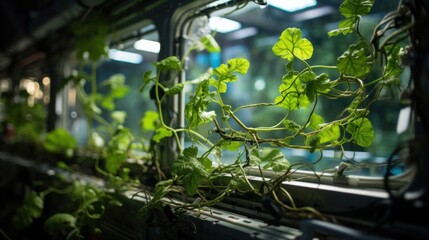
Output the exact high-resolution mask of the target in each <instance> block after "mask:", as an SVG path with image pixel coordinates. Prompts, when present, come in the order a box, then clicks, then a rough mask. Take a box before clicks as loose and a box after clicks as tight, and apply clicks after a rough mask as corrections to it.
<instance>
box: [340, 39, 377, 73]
mask: <svg viewBox="0 0 429 240" xmlns="http://www.w3.org/2000/svg"><path fill="white" fill-rule="evenodd" d="M366 47H367V46H366V43H364V42H359V43H358V44H352V45H350V46H349V49H348V50H347V51H345V52H344V53H343V55H341V56H340V57H338V64H337V66H338V70H339V71H340V72H341V73H342V74H345V75H349V76H356V77H363V76H365V75H366V74H368V72H369V71H370V70H371V65H370V64H369V63H368V61H367V56H366V55H365V53H366V52H367V49H366Z"/></svg>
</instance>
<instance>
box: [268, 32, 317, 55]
mask: <svg viewBox="0 0 429 240" xmlns="http://www.w3.org/2000/svg"><path fill="white" fill-rule="evenodd" d="M272 50H273V53H274V54H275V55H276V56H280V57H281V58H284V59H287V60H288V61H292V60H293V59H294V58H295V57H296V58H298V59H300V60H307V59H310V58H311V56H312V55H313V45H312V44H311V42H310V41H308V39H306V38H302V32H301V30H300V29H298V28H288V29H286V30H284V31H283V32H282V34H281V35H280V38H279V40H278V41H277V42H276V44H274V46H273V49H272Z"/></svg>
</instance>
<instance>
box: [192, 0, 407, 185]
mask: <svg viewBox="0 0 429 240" xmlns="http://www.w3.org/2000/svg"><path fill="white" fill-rule="evenodd" d="M272 2H273V1H272ZM228 4H229V5H228ZM214 6H217V7H214ZM396 6H397V2H395V1H391V2H389V3H381V2H376V3H375V5H374V7H373V9H372V11H371V13H370V14H369V15H367V16H365V17H363V18H362V20H361V21H360V29H359V30H360V32H361V33H362V35H363V37H365V38H366V39H370V38H371V35H372V33H373V32H372V31H373V29H374V27H375V26H376V25H377V24H378V23H379V22H380V20H381V18H382V17H383V16H384V15H385V14H386V13H387V12H388V11H390V10H392V9H395V7H396ZM338 8H339V3H332V2H330V1H323V0H319V1H317V2H316V1H312V2H311V3H310V4H309V5H308V6H303V7H302V9H297V10H285V9H281V8H279V6H274V5H272V4H271V2H270V1H268V6H266V7H261V6H259V5H257V4H255V3H253V2H248V3H247V4H246V3H241V4H238V5H233V4H232V3H231V2H228V1H217V2H214V3H212V4H211V5H208V6H207V7H203V9H202V10H201V11H200V13H201V14H200V15H199V16H193V18H192V20H191V21H190V22H189V26H186V28H187V29H190V30H189V31H187V32H186V31H185V32H186V33H185V35H184V39H185V46H187V47H188V49H189V46H192V47H195V45H194V44H195V42H198V40H199V38H201V37H204V36H206V35H211V36H213V37H214V39H215V40H216V42H217V43H218V44H219V45H220V49H221V50H220V51H206V50H204V51H201V50H197V51H195V50H194V51H192V52H191V53H190V54H189V57H188V58H187V63H186V77H185V80H193V79H196V78H198V77H199V76H201V74H203V73H204V72H205V71H207V69H214V68H216V67H219V66H220V65H221V64H222V63H226V62H227V61H228V60H229V59H232V58H245V59H247V60H249V62H250V67H249V69H248V72H247V73H246V74H244V75H243V76H239V77H238V79H239V80H237V81H235V82H230V83H228V91H227V92H226V93H224V94H222V100H223V102H224V103H225V104H227V105H230V106H231V107H232V109H236V110H237V107H239V106H244V105H246V106H250V105H252V104H255V103H273V102H274V101H275V99H276V97H277V96H279V85H280V84H281V82H282V78H283V75H284V74H285V68H287V67H291V66H287V65H286V63H287V61H286V60H285V59H281V58H279V57H277V56H275V55H274V54H273V52H272V48H273V45H274V44H275V43H276V42H277V41H278V39H279V37H280V35H281V33H282V31H283V30H285V29H286V28H290V27H297V28H299V29H300V30H301V32H302V37H303V38H306V39H308V40H309V41H310V42H311V43H312V45H313V49H314V52H313V55H312V57H311V59H309V60H308V61H307V63H308V64H309V65H326V66H336V64H337V58H338V57H339V56H341V55H342V54H343V53H344V52H345V51H346V50H347V48H348V46H349V45H350V44H352V43H353V37H352V36H338V37H329V36H328V34H327V33H328V32H329V31H331V30H333V29H335V28H337V26H338V23H339V22H340V21H341V20H342V19H343V16H341V14H340V13H339V12H338ZM185 52H186V51H185ZM293 64H294V67H295V68H296V69H302V68H303V67H305V66H303V65H302V63H299V62H298V61H295V62H294V63H293ZM300 64H301V65H300ZM376 65H377V64H376ZM378 65H379V63H378ZM297 71H298V70H297ZM380 71H381V69H380V68H379V67H378V66H376V67H374V69H373V70H372V72H371V73H370V75H369V76H368V77H367V79H369V80H368V81H370V80H371V79H374V78H375V76H376V75H377V73H380ZM323 72H325V73H327V74H329V76H330V78H331V79H336V78H338V77H339V73H338V71H335V70H329V69H327V70H320V69H317V67H316V68H315V73H316V74H322V73H323ZM237 75H239V74H237ZM408 75H409V74H408V73H407V72H406V71H404V72H403V73H402V74H401V75H400V79H401V80H400V81H401V82H402V85H403V86H406V84H408V77H409V76H408ZM187 87H189V88H188V95H186V88H185V101H186V102H189V100H190V99H191V98H192V95H191V94H194V91H191V87H190V86H187ZM348 87H350V86H346V85H344V86H343V88H340V89H341V90H342V91H347V88H348ZM400 90H401V89H400V88H398V87H385V88H383V90H381V91H379V92H377V91H378V90H377V89H376V88H375V87H371V86H369V87H368V88H367V91H368V93H367V96H368V97H372V96H374V95H378V100H377V101H375V102H374V103H372V104H371V107H370V108H369V109H368V110H369V112H370V114H369V115H368V119H369V120H370V122H371V124H372V127H373V131H374V138H373V140H372V144H369V145H368V146H364V147H362V146H359V145H357V144H352V143H351V142H349V143H346V144H344V145H343V149H341V148H326V149H324V150H323V157H321V154H322V153H321V152H318V151H315V152H314V153H312V152H311V151H307V150H302V149H299V147H298V148H296V149H294V148H282V152H283V153H284V155H285V156H286V159H287V160H288V161H290V162H291V163H292V164H294V163H308V164H311V167H302V166H301V167H299V169H300V170H310V171H313V170H315V171H318V172H330V173H338V172H340V173H341V174H347V175H349V174H351V175H359V176H370V177H380V176H383V175H384V174H385V170H386V168H385V167H386V161H387V158H388V157H389V156H390V154H391V153H392V151H393V149H394V148H395V147H396V146H397V145H398V144H399V143H400V142H401V141H403V140H406V139H407V138H409V136H410V129H411V128H406V129H405V130H404V131H403V132H401V133H398V132H397V125H398V122H399V120H398V116H399V112H400V108H401V107H400V106H401V104H400V99H399V93H400ZM190 93H191V94H190ZM352 100H353V98H352V97H348V98H347V97H343V98H342V99H341V100H338V99H330V96H329V94H326V95H323V94H321V95H319V97H318V102H317V106H316V107H314V103H311V104H307V105H308V106H307V107H305V106H304V104H302V106H298V107H297V109H298V108H299V111H295V110H294V111H292V110H287V109H285V108H281V107H279V106H270V107H246V108H243V109H241V110H237V111H236V116H237V117H238V118H239V119H240V120H241V121H242V122H243V123H244V124H245V125H246V126H252V127H269V126H283V124H285V122H286V121H287V122H288V123H289V124H295V123H298V124H299V125H304V124H308V123H309V120H310V119H309V116H310V114H311V113H312V112H314V113H317V115H318V116H322V117H323V118H324V119H325V121H326V122H328V121H333V120H335V119H339V118H341V117H342V116H344V115H346V114H345V112H344V111H346V110H347V106H349V105H350V103H351V101H352ZM207 109H208V110H207V111H211V110H213V111H216V112H217V116H218V122H219V124H221V128H225V129H226V130H228V128H233V129H240V126H238V124H237V122H236V121H233V120H231V119H229V120H228V121H221V119H220V118H221V114H219V113H220V112H221V109H219V106H218V105H216V104H210V105H209V106H208V107H207ZM184 111H186V109H185V110H184ZM286 115H287V117H286V118H285V116H286ZM226 122H228V123H226ZM399 123H400V122H399ZM188 124H189V122H188ZM283 127H285V126H283ZM215 128H216V126H215V125H214V124H213V123H210V124H202V125H201V126H199V127H198V132H199V133H200V134H202V135H204V136H207V137H208V138H209V139H212V140H216V139H217V140H218V139H219V134H218V133H216V132H215V131H214V130H213V129H215ZM237 131H239V130H237ZM336 131H337V130H336ZM339 132H341V134H347V130H346V129H341V130H339V131H338V134H339ZM260 135H261V136H262V137H265V138H277V139H281V138H285V137H288V136H292V135H293V131H290V130H289V131H270V132H267V133H260ZM337 138H340V136H337ZM188 139H189V138H188ZM290 141H291V145H299V146H301V145H306V144H307V145H308V142H307V143H306V141H309V140H308V139H304V138H303V137H302V136H301V137H297V138H291V140H290ZM187 144H188V145H192V144H193V143H192V142H187ZM266 146H269V145H268V144H267V145H266ZM239 151H243V147H241V149H240V150H239ZM236 153H237V152H236V150H233V151H228V150H225V151H223V156H222V158H221V161H222V162H224V163H230V162H233V161H235V160H236V157H237V154H236ZM241 158H244V155H242V156H241ZM312 163H315V164H312ZM405 170H406V168H405V167H404V166H403V164H402V165H401V164H399V165H397V166H396V168H395V169H394V171H393V172H394V173H395V174H400V173H403V172H404V171H405Z"/></svg>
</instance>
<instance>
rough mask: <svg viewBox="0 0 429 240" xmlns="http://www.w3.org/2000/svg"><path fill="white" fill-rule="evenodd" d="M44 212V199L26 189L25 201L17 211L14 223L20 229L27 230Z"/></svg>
mask: <svg viewBox="0 0 429 240" xmlns="http://www.w3.org/2000/svg"><path fill="white" fill-rule="evenodd" d="M42 211H43V197H42V196H40V195H39V194H38V193H37V192H35V191H33V190H29V189H26V191H25V196H24V201H23V203H22V205H21V206H20V207H19V208H18V209H17V210H16V213H15V215H14V217H13V218H12V222H13V224H14V226H15V227H16V228H18V229H23V228H26V227H28V226H30V225H31V224H32V223H33V221H34V220H35V219H37V218H39V217H40V216H41V215H42Z"/></svg>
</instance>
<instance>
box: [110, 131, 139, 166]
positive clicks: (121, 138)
mask: <svg viewBox="0 0 429 240" xmlns="http://www.w3.org/2000/svg"><path fill="white" fill-rule="evenodd" d="M133 140H134V136H133V134H132V133H131V131H130V130H129V129H128V128H125V127H121V128H119V129H118V130H117V131H116V133H115V134H114V135H113V136H112V138H111V139H110V141H109V142H108V144H107V151H106V154H105V160H106V170H107V171H108V172H109V173H112V174H115V173H116V172H117V171H118V169H119V168H120V167H121V165H122V164H123V163H124V161H125V160H126V159H127V158H128V151H129V150H130V146H131V143H132V142H133Z"/></svg>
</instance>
